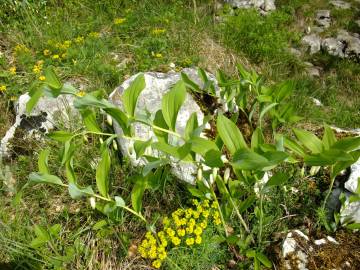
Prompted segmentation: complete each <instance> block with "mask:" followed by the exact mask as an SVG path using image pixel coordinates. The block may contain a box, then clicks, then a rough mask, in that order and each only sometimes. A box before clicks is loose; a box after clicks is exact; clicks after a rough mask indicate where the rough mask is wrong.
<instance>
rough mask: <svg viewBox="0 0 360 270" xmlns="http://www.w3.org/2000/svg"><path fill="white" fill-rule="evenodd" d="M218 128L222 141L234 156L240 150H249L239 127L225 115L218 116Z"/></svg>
mask: <svg viewBox="0 0 360 270" xmlns="http://www.w3.org/2000/svg"><path fill="white" fill-rule="evenodd" d="M216 128H217V131H218V133H219V135H220V138H221V140H222V141H223V142H224V144H225V145H226V147H227V149H228V150H229V151H230V153H231V154H234V153H235V152H236V151H238V150H241V149H246V148H248V146H247V145H246V142H245V140H244V138H243V136H242V134H241V132H240V130H239V129H238V127H237V126H236V125H235V124H234V123H233V122H232V121H231V120H229V119H227V118H226V117H225V116H224V115H222V114H220V115H219V116H218V118H217V123H216Z"/></svg>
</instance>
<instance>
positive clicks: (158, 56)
mask: <svg viewBox="0 0 360 270" xmlns="http://www.w3.org/2000/svg"><path fill="white" fill-rule="evenodd" d="M155 57H156V58H162V57H163V56H162V54H161V53H156V54H155Z"/></svg>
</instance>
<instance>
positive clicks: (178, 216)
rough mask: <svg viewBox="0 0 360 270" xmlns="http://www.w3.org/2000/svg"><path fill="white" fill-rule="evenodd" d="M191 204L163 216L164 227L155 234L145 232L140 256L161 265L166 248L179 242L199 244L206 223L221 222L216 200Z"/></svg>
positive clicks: (154, 264)
mask: <svg viewBox="0 0 360 270" xmlns="http://www.w3.org/2000/svg"><path fill="white" fill-rule="evenodd" d="M193 205H194V207H192V208H186V209H181V208H179V209H177V210H176V211H174V212H173V213H172V214H171V217H164V218H163V226H164V229H163V230H162V231H160V232H158V233H157V234H156V236H154V235H152V234H151V233H150V232H147V234H146V236H145V239H144V240H143V241H142V243H141V245H140V246H139V250H138V251H139V253H140V255H141V257H143V258H146V259H151V260H153V261H152V266H153V267H154V268H160V267H161V264H162V262H163V260H165V258H166V256H167V252H166V248H168V249H169V248H170V247H171V246H174V247H176V246H179V245H181V244H183V245H186V246H192V245H194V244H201V242H202V234H203V232H204V230H205V229H206V228H207V226H208V223H209V222H211V221H212V222H213V223H214V224H216V225H219V224H220V223H221V220H220V214H219V212H218V210H217V203H216V202H213V203H212V204H211V205H210V202H209V201H208V200H205V201H203V202H202V203H200V202H199V201H197V200H193Z"/></svg>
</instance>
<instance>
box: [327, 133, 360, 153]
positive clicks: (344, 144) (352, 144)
mask: <svg viewBox="0 0 360 270" xmlns="http://www.w3.org/2000/svg"><path fill="white" fill-rule="evenodd" d="M332 148H336V149H339V150H342V151H345V152H350V151H354V150H357V149H359V148H360V136H359V137H348V138H343V139H341V140H339V141H337V142H336V143H334V144H333V145H332Z"/></svg>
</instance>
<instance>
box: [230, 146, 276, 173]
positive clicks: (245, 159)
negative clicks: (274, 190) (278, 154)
mask: <svg viewBox="0 0 360 270" xmlns="http://www.w3.org/2000/svg"><path fill="white" fill-rule="evenodd" d="M231 165H232V166H233V167H234V168H235V169H238V170H263V169H264V168H266V167H267V166H269V161H268V160H267V159H266V158H265V157H263V156H261V155H259V154H257V153H255V152H252V151H248V150H240V151H237V152H236V154H235V155H234V162H232V163H231Z"/></svg>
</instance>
